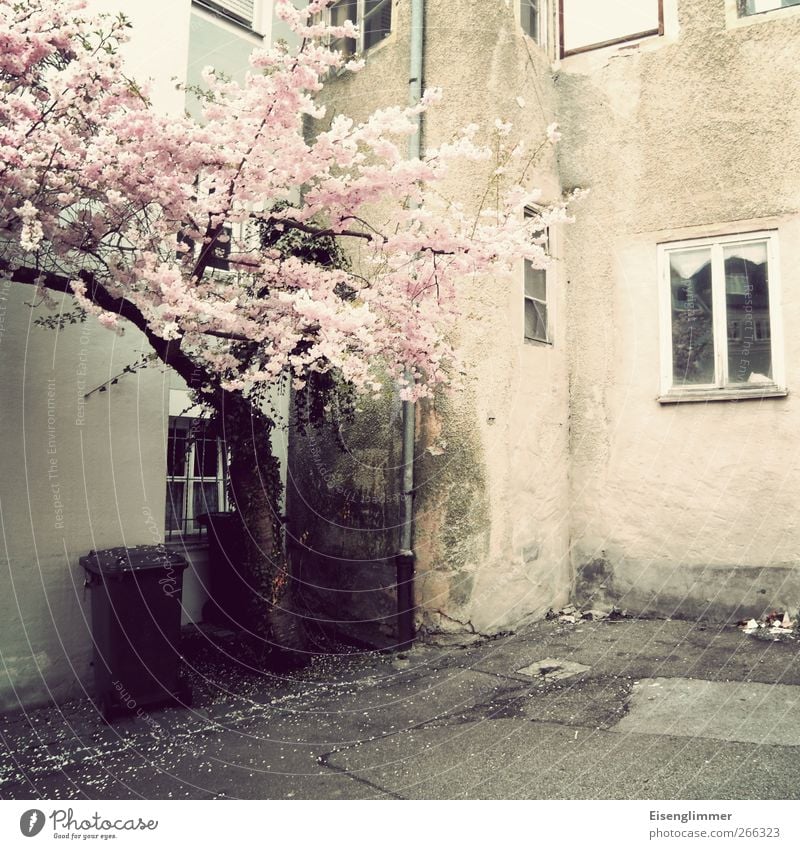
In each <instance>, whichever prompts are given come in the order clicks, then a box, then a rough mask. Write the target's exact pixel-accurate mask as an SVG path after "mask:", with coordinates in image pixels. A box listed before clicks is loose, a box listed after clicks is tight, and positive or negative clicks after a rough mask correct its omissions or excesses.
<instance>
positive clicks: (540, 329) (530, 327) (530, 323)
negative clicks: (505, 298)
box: [525, 298, 547, 342]
mask: <svg viewBox="0 0 800 849" xmlns="http://www.w3.org/2000/svg"><path fill="white" fill-rule="evenodd" d="M525 338H526V339H534V340H536V341H537V342H547V305H546V304H543V303H540V302H539V301H532V300H531V299H530V298H525Z"/></svg>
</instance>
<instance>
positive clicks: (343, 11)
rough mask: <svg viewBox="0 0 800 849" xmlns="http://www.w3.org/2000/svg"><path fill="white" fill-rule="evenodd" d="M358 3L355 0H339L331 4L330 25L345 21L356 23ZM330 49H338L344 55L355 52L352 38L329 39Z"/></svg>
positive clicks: (350, 54) (336, 25)
mask: <svg viewBox="0 0 800 849" xmlns="http://www.w3.org/2000/svg"><path fill="white" fill-rule="evenodd" d="M357 17H358V4H357V3H356V0H339V2H338V3H334V5H333V6H331V26H335V27H340V26H342V24H343V23H344V22H345V21H352V22H353V23H354V24H355V23H357ZM331 50H340V51H341V52H342V53H343V54H344V55H345V56H352V55H353V54H354V53H355V52H356V41H355V39H354V38H335V39H333V41H331Z"/></svg>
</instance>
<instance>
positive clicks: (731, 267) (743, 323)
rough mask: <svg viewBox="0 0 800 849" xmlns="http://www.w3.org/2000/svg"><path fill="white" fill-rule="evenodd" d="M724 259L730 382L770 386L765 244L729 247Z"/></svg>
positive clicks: (767, 279) (751, 243)
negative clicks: (767, 384)
mask: <svg viewBox="0 0 800 849" xmlns="http://www.w3.org/2000/svg"><path fill="white" fill-rule="evenodd" d="M724 257H725V308H726V310H727V320H728V378H729V380H730V382H731V383H768V382H771V381H772V342H771V336H772V333H771V328H770V323H769V276H768V272H767V245H766V242H749V243H746V244H742V245H729V246H727V247H726V248H725V249H724Z"/></svg>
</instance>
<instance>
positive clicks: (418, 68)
mask: <svg viewBox="0 0 800 849" xmlns="http://www.w3.org/2000/svg"><path fill="white" fill-rule="evenodd" d="M424 34H425V0H411V61H410V66H409V75H408V99H409V104H410V105H411V106H416V104H417V103H419V101H420V98H421V97H422V49H423V44H424ZM421 149H422V116H421V115H417V116H416V128H415V130H414V132H413V133H412V134H411V136H410V137H409V140H408V158H409V159H417V158H419V155H420V151H421ZM406 379H407V380H412V379H413V376H412V374H411V372H410V370H407V371H406ZM415 417H416V410H415V404H414V403H413V401H403V443H402V446H403V447H402V455H403V525H402V530H401V535H400V551H399V552H398V553H397V556H396V558H395V560H396V566H397V631H398V634H397V636H398V646H397V647H398V649H401V650H402V649H407V648H410V647H411V645H412V643H413V642H414V550H413V548H412V546H413V535H414V436H415V433H414V430H415Z"/></svg>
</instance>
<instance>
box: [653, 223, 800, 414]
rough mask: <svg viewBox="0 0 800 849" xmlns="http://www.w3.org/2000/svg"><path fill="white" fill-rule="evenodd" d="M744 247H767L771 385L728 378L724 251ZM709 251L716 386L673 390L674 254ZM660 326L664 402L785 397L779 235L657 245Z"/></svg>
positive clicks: (733, 235) (767, 232)
mask: <svg viewBox="0 0 800 849" xmlns="http://www.w3.org/2000/svg"><path fill="white" fill-rule="evenodd" d="M745 242H766V246H767V280H768V284H767V285H768V292H769V320H770V336H771V348H770V352H771V358H772V359H771V364H772V380H771V381H770V382H769V383H754V384H752V385H750V384H746V383H736V382H735V381H732V380H730V376H729V374H728V316H727V308H726V289H725V286H726V282H725V264H724V258H723V249H724V247H725V246H727V245H735V244H741V243H745ZM699 248H708V249H710V251H711V301H712V327H713V333H714V358H715V380H714V383H708V384H697V385H692V386H686V385H682V386H675V385H673V351H672V345H673V341H672V289H671V281H670V261H669V259H670V254H671V253H673V252H675V251H685V250H691V249H699ZM658 280H659V325H660V340H661V341H660V349H661V394H660V396H659V398H658V400H659V401H660V402H661V403H676V402H681V401H713V400H730V399H744V398H767V397H773V396H776V397H782V396H784V395H786V394H787V392H786V377H785V370H784V358H783V347H784V346H783V326H782V322H781V285H780V255H779V250H778V231H777V230H759V231H753V232H747V233H731V234H728V235H722V236H709V237H705V238H696V239H684V240H681V241H676V242H665V243H663V244H660V245H658Z"/></svg>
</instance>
